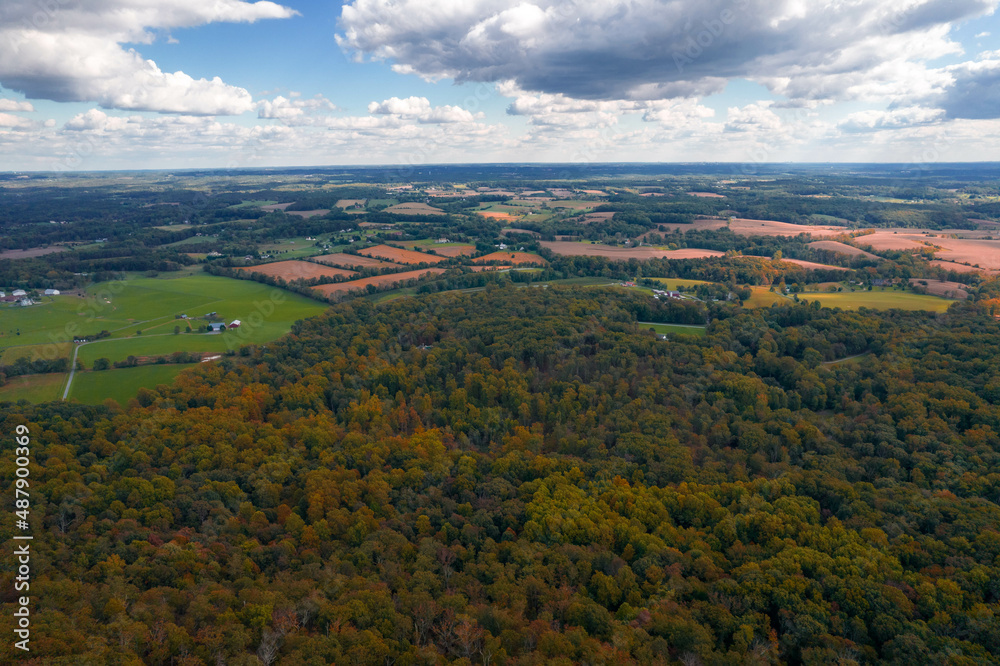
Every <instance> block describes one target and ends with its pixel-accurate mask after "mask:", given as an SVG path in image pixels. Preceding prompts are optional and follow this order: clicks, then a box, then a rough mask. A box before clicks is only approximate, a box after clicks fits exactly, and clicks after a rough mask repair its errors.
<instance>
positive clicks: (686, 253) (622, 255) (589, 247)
mask: <svg viewBox="0 0 1000 666" xmlns="http://www.w3.org/2000/svg"><path fill="white" fill-rule="evenodd" d="M541 245H542V247H545V248H548V249H550V250H552V251H553V252H555V253H556V254H562V255H571V256H583V257H613V258H616V259H701V258H704V257H722V256H725V254H726V253H725V252H718V251H716V250H702V249H699V248H684V249H681V250H661V249H657V248H654V247H613V246H611V245H597V244H591V243H578V242H576V241H542V242H541Z"/></svg>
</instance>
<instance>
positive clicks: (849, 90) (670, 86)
mask: <svg viewBox="0 0 1000 666" xmlns="http://www.w3.org/2000/svg"><path fill="white" fill-rule="evenodd" d="M998 4H1000V0H892V1H882V0H826V1H825V2H822V3H820V2H815V1H810V0H555V1H546V0H396V1H393V0H354V1H352V2H336V1H322V0H288V1H286V2H281V3H276V2H244V1H241V0H2V2H0V170H4V171H81V170H83V171H85V170H100V169H181V168H206V167H217V168H259V167H267V166H319V165H361V164H427V163H471V162H622V161H626V162H750V163H761V162H790V161H791V162H902V163H907V164H917V163H927V162H937V161H995V160H1000V19H998V17H997V16H996V15H995V10H996V8H997V5H998Z"/></svg>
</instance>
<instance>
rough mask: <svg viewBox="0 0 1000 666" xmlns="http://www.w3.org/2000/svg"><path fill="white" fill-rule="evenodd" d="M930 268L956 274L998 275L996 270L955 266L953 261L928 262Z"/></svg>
mask: <svg viewBox="0 0 1000 666" xmlns="http://www.w3.org/2000/svg"><path fill="white" fill-rule="evenodd" d="M930 265H931V266H937V267H939V268H943V269H945V270H946V271H955V272H957V273H986V274H987V275H996V274H998V273H1000V271H997V270H991V269H988V268H976V267H975V266H966V265H965V264H956V263H955V262H953V261H943V260H941V259H933V260H931V262H930Z"/></svg>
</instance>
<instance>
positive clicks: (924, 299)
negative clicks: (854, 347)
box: [799, 289, 955, 312]
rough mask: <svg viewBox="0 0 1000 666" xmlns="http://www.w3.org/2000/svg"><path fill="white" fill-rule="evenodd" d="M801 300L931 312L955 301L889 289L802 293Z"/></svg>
mask: <svg viewBox="0 0 1000 666" xmlns="http://www.w3.org/2000/svg"><path fill="white" fill-rule="evenodd" d="M799 300H801V301H808V302H813V301H819V302H820V304H821V305H822V306H823V307H825V308H843V309H844V310H857V309H858V308H862V307H864V308H872V309H873V310H892V309H896V310H927V311H929V312H944V311H945V310H947V309H948V307H949V306H950V305H951V304H952V303H954V302H955V301H953V300H948V299H944V298H939V297H937V296H927V295H923V294H914V293H912V292H908V291H896V290H893V289H888V290H884V291H855V292H838V293H832V294H831V293H809V292H807V293H802V294H799Z"/></svg>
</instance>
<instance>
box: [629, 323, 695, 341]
mask: <svg viewBox="0 0 1000 666" xmlns="http://www.w3.org/2000/svg"><path fill="white" fill-rule="evenodd" d="M639 328H640V329H642V330H644V331H648V330H649V329H653V331H654V332H656V333H659V334H660V335H667V334H672V333H673V334H683V335H696V336H698V337H700V338H703V337H705V335H707V331H706V330H705V327H704V326H684V325H681V324H652V323H649V322H643V321H641V322H639Z"/></svg>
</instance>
